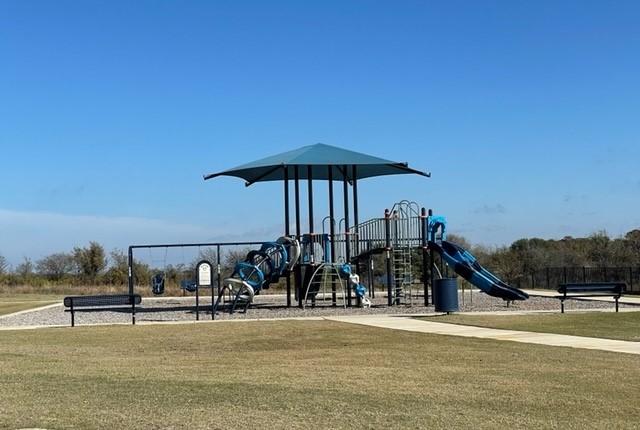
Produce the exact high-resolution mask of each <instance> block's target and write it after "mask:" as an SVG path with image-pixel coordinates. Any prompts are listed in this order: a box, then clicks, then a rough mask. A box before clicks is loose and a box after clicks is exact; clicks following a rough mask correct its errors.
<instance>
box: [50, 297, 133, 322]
mask: <svg viewBox="0 0 640 430" xmlns="http://www.w3.org/2000/svg"><path fill="white" fill-rule="evenodd" d="M141 302H142V298H141V297H140V295H139V294H111V295H102V296H68V297H65V298H64V301H63V303H64V306H65V307H66V308H68V309H65V312H71V327H74V326H75V312H76V311H84V312H99V311H120V310H126V311H129V310H130V311H131V324H135V323H136V305H139V304H140V303H141Z"/></svg>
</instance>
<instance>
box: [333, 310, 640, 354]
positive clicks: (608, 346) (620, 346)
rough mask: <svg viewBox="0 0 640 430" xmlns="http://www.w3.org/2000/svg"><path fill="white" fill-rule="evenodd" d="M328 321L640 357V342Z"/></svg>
mask: <svg viewBox="0 0 640 430" xmlns="http://www.w3.org/2000/svg"><path fill="white" fill-rule="evenodd" d="M326 319H327V320H331V321H338V322H344V323H350V324H361V325H366V326H371V327H380V328H389V329H393V330H404V331H412V332H418V333H431V334H440V335H446V336H462V337H475V338H480V339H494V340H508V341H512V342H522V343H534V344H538V345H548V346H564V347H569V348H584V349H596V350H600V351H611V352H624V353H627V354H638V355H640V342H629V341H624V340H613V339H601V338H595V337H583V336H569V335H564V334H552V333H534V332H528V331H515V330H501V329H494V328H483V327H472V326H464V325H458V324H446V323H440V322H432V321H424V320H419V319H415V318H408V317H396V316H339V317H327V318H326Z"/></svg>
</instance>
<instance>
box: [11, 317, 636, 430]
mask: <svg viewBox="0 0 640 430" xmlns="http://www.w3.org/2000/svg"><path fill="white" fill-rule="evenodd" d="M0 363H2V365H1V366H0V428H21V427H44V428H81V429H91V428H109V429H114V428H189V429H198V428H202V429H205V428H218V429H230V428H261V429H264V428H269V429H270V428H287V429H310V428H321V429H326V428H336V429H337V428H402V429H419V428H420V429H421V428H473V429H482V428H485V429H495V428H576V429H578V428H580V429H582V428H587V427H592V428H607V427H611V428H637V423H638V422H639V421H640V407H638V405H637V402H636V401H635V399H636V398H637V395H638V393H639V392H640V366H638V357H637V356H634V355H628V354H618V353H610V352H602V351H590V350H576V349H571V348H554V347H545V346H539V345H527V344H521V343H515V342H499V341H492V340H483V339H469V338H458V337H448V336H437V335H429V334H422V333H411V332H402V331H393V330H386V329H378V328H372V327H363V326H357V325H348V324H340V323H336V322H329V321H290V322H266V321H261V322H247V323H243V322H224V323H205V324H189V325H154V326H151V325H147V326H101V327H76V328H73V329H71V328H59V329H39V330H28V331H15V332H7V331H5V332H0ZM585 363H587V364H588V365H586V364H585Z"/></svg>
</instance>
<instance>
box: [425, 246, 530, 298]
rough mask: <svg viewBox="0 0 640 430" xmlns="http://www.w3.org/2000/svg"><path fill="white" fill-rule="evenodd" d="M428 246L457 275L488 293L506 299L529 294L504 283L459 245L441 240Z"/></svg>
mask: <svg viewBox="0 0 640 430" xmlns="http://www.w3.org/2000/svg"><path fill="white" fill-rule="evenodd" d="M429 248H430V249H432V250H434V251H436V252H437V253H438V254H440V255H441V256H442V258H443V259H444V260H445V261H446V262H447V264H448V265H449V266H450V267H451V268H453V270H455V272H456V273H457V274H458V275H460V276H462V277H463V278H464V279H466V280H467V281H469V282H471V283H472V284H473V285H475V286H476V287H478V288H479V289H480V290H482V291H483V292H485V293H487V294H488V295H490V296H493V297H499V298H501V299H503V300H507V301H512V300H526V299H528V298H529V295H528V294H527V293H525V292H524V291H521V290H519V289H517V288H514V287H511V286H510V285H507V284H505V283H504V282H502V281H501V280H500V279H498V277H497V276H495V275H494V274H493V273H491V272H489V271H488V270H487V269H485V268H484V267H482V266H481V265H480V263H478V261H477V260H476V258H475V257H474V256H473V255H472V254H471V253H470V252H469V251H467V250H465V249H464V248H462V247H461V246H458V245H456V244H455V243H451V242H447V241H446V240H443V241H441V242H436V241H430V242H429Z"/></svg>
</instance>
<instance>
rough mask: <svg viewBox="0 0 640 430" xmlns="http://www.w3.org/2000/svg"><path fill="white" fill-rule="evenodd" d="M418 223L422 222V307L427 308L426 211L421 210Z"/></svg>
mask: <svg viewBox="0 0 640 430" xmlns="http://www.w3.org/2000/svg"><path fill="white" fill-rule="evenodd" d="M420 221H422V223H421V224H422V232H421V233H422V286H423V290H424V305H425V306H429V281H428V278H427V264H429V263H428V258H427V210H426V209H425V208H422V211H421V212H420Z"/></svg>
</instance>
